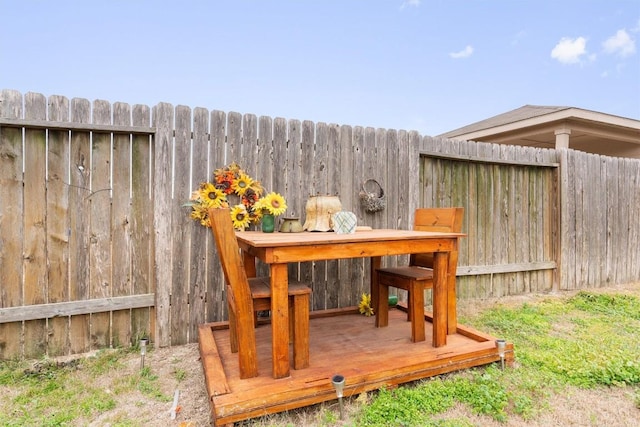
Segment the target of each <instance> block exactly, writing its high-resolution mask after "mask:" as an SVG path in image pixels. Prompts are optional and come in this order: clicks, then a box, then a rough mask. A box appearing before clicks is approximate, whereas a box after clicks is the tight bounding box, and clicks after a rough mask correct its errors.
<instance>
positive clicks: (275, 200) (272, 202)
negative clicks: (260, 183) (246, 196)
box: [259, 193, 287, 215]
mask: <svg viewBox="0 0 640 427" xmlns="http://www.w3.org/2000/svg"><path fill="white" fill-rule="evenodd" d="M261 200H262V203H261V204H260V207H261V208H262V209H266V210H267V211H268V212H269V213H270V214H272V215H282V214H283V213H285V212H286V210H287V202H286V201H285V200H284V197H282V196H281V195H280V194H278V193H269V194H267V195H266V196H264V197H263V199H261ZM259 202H260V201H259Z"/></svg>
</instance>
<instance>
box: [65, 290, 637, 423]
mask: <svg viewBox="0 0 640 427" xmlns="http://www.w3.org/2000/svg"><path fill="white" fill-rule="evenodd" d="M598 291H601V292H616V293H630V294H634V295H637V296H640V283H636V284H632V285H627V286H623V287H615V288H602V289H599V290H598ZM573 293H574V292H570V293H568V292H563V293H558V294H553V295H552V294H545V295H525V296H518V297H508V298H500V299H494V300H482V301H477V300H476V301H466V302H461V303H460V305H459V309H460V312H461V314H463V315H472V314H474V313H476V312H478V311H481V310H485V309H487V308H490V307H493V306H496V305H518V304H522V303H523V302H535V301H537V300H539V299H542V298H553V297H566V296H567V295H571V294H573ZM124 364H125V368H124V370H125V371H126V373H129V374H130V373H133V372H136V371H137V370H139V369H140V357H139V355H137V354H131V355H129V356H127V358H126V359H125V361H124ZM146 366H149V367H150V368H151V371H152V372H153V373H154V374H156V375H158V376H159V380H158V382H159V386H160V389H161V391H162V392H163V394H164V395H166V396H173V395H174V391H175V390H176V389H178V390H180V399H179V405H180V412H179V413H178V416H177V418H176V419H175V420H171V418H170V412H169V411H170V408H171V405H172V401H169V402H159V401H157V400H154V399H152V398H149V397H145V396H144V395H142V394H141V393H139V392H137V391H133V392H128V393H125V394H115V399H116V400H117V402H118V403H117V405H116V408H115V409H113V410H111V411H109V412H106V413H104V414H102V415H101V416H100V417H99V418H96V419H92V420H79V421H78V423H77V424H76V425H78V426H79V425H83V426H84V425H91V426H108V425H118V423H120V425H144V426H180V427H186V426H193V427H196V426H209V425H210V415H209V414H210V409H209V402H208V399H207V395H206V391H205V385H204V377H203V372H202V366H201V363H200V359H199V354H198V346H197V344H189V345H184V346H178V347H172V348H162V349H155V350H153V351H151V352H150V353H149V354H148V355H147V357H146ZM176 372H181V373H184V378H183V379H182V380H178V378H177V377H178V375H176ZM79 375H81V372H79ZM180 376H182V375H180ZM87 380H89V379H87ZM111 380H112V378H109V376H105V377H104V378H102V379H101V380H100V379H98V381H104V384H105V387H108V384H111ZM634 393H635V392H634V389H633V388H632V387H619V388H598V389H595V390H581V389H576V388H569V389H568V392H567V393H566V394H553V395H552V397H551V398H550V401H549V407H548V408H547V409H546V410H544V411H543V412H541V413H540V414H537V415H536V418H535V419H534V420H530V421H525V420H523V419H521V418H519V417H517V416H510V417H509V419H508V420H507V421H506V422H503V423H501V422H497V421H495V420H493V419H491V418H489V417H485V416H479V415H475V414H473V413H472V412H471V411H470V410H469V409H468V408H467V407H464V406H463V405H457V406H455V407H454V408H453V409H451V410H449V411H448V412H446V413H445V414H443V415H442V416H441V418H443V419H447V418H448V419H451V418H453V419H467V420H469V421H470V422H471V423H472V424H473V425H474V426H487V427H497V426H500V427H533V426H610V427H637V426H640V410H639V409H638V408H637V407H636V404H635V402H634V399H635V397H634V396H635V395H634ZM363 400H366V399H365V396H362V397H361V398H360V399H354V400H353V401H351V402H347V406H351V408H349V407H347V411H346V412H347V414H349V413H351V412H353V411H354V410H355V409H356V408H357V407H358V405H359V404H361V402H362V401H363ZM326 411H332V412H336V413H337V408H336V405H335V404H333V403H330V402H328V403H325V404H323V405H317V406H314V407H310V408H304V409H301V410H298V411H293V412H292V413H290V414H285V415H273V416H271V417H269V418H266V419H257V420H253V421H248V422H245V423H243V425H257V426H276V425H278V426H287V425H288V426H298V425H306V426H327V425H331V424H328V423H327V422H326V421H327V420H326V419H325V417H323V415H322V414H323V412H326ZM337 425H350V423H349V421H347V422H344V423H341V422H338V424H337Z"/></svg>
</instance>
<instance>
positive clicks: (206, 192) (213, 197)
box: [198, 182, 225, 208]
mask: <svg viewBox="0 0 640 427" xmlns="http://www.w3.org/2000/svg"><path fill="white" fill-rule="evenodd" d="M198 194H199V197H200V200H201V201H202V204H203V205H204V206H205V207H207V208H219V207H220V205H221V204H222V202H224V201H225V195H224V193H223V192H222V191H221V190H220V189H219V188H216V186H215V185H213V184H211V183H210V182H203V183H202V184H200V190H199V191H198Z"/></svg>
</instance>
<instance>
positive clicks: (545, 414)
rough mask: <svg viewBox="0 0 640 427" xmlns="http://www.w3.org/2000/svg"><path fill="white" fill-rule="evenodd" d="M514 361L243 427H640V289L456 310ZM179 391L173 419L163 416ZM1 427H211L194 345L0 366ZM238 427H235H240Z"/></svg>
mask: <svg viewBox="0 0 640 427" xmlns="http://www.w3.org/2000/svg"><path fill="white" fill-rule="evenodd" d="M459 311H460V317H461V323H464V324H467V325H469V326H473V327H476V328H478V329H480V330H482V331H485V332H488V333H491V334H493V335H494V336H499V337H504V338H506V339H507V340H508V341H510V342H514V344H515V352H516V353H515V354H516V362H515V364H514V366H511V367H508V368H507V369H505V370H504V371H502V370H501V369H500V368H499V366H498V365H497V364H493V365H489V366H486V367H482V368H477V369H470V370H466V371H461V372H457V373H453V374H448V375H443V376H440V377H436V378H432V379H427V380H424V381H418V382H415V383H412V384H408V385H406V386H402V387H399V388H396V389H392V390H381V391H379V392H375V393H365V394H362V395H360V396H358V397H354V398H351V399H348V400H346V401H345V408H344V420H340V417H339V406H338V404H337V402H326V403H324V404H320V405H315V406H312V407H308V408H303V409H300V410H296V411H290V412H288V413H283V414H274V415H271V416H268V417H264V418H257V419H253V420H248V421H246V422H244V423H241V425H247V426H265V427H266V426H378V425H379V426H383V425H415V426H418V425H419V426H429V425H432V426H489V427H492V426H501V427H516V426H518V427H529V426H565V425H579V426H600V425H607V426H614V427H615V426H629V427H632V426H633V427H636V426H638V425H640V339H639V338H638V337H639V336H640V284H634V285H629V286H625V287H617V288H606V289H605V288H603V289H597V290H588V291H584V292H571V293H560V294H554V295H526V296H519V297H510V298H502V299H499V300H486V301H463V302H461V303H460V304H459ZM176 390H178V391H179V399H178V405H179V407H178V413H177V416H176V418H175V420H172V419H171V415H170V410H171V407H172V405H173V400H174V396H175V392H176ZM0 393H1V394H0V425H3V426H4V425H7V426H42V425H46V426H86V425H92V426H172V425H173V426H181V427H186V426H194V427H195V426H208V425H210V423H209V413H210V408H209V402H208V399H207V396H206V391H205V386H204V379H203V374H202V367H201V364H200V360H199V354H198V347H197V344H189V345H185V346H179V347H173V348H163V349H154V350H151V351H149V352H148V353H147V355H146V357H145V366H144V368H142V367H141V358H140V355H139V353H138V351H137V350H131V351H124V350H105V351H100V352H97V353H93V354H91V355H85V357H82V358H77V357H76V358H60V359H55V360H39V361H24V362H2V363H0ZM239 424H240V423H239Z"/></svg>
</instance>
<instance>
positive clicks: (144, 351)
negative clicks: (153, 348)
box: [140, 338, 149, 370]
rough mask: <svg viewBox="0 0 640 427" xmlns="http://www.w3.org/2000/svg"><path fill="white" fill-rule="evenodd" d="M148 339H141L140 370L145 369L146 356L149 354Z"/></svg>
mask: <svg viewBox="0 0 640 427" xmlns="http://www.w3.org/2000/svg"><path fill="white" fill-rule="evenodd" d="M148 342H149V340H148V339H146V338H143V339H141V340H140V370H142V369H144V356H145V355H146V354H147V343H148Z"/></svg>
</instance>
